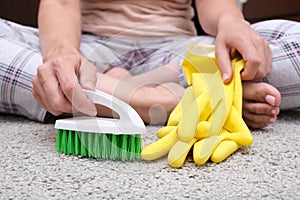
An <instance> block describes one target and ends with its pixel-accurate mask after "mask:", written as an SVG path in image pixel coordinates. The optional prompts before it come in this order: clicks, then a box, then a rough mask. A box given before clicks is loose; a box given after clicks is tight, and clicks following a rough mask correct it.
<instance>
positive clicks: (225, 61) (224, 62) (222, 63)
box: [216, 42, 232, 83]
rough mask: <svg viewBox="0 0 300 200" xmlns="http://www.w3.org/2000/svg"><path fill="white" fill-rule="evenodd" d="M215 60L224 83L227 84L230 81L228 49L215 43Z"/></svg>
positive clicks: (219, 43) (223, 44) (230, 67)
mask: <svg viewBox="0 0 300 200" xmlns="http://www.w3.org/2000/svg"><path fill="white" fill-rule="evenodd" d="M216 58H217V60H218V64H219V67H220V70H221V73H222V78H223V81H224V83H229V82H230V81H231V79H232V66H231V58H230V55H229V49H228V48H227V47H226V45H225V43H223V42H218V43H216Z"/></svg>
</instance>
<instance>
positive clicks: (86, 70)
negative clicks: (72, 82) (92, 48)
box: [78, 59, 97, 90]
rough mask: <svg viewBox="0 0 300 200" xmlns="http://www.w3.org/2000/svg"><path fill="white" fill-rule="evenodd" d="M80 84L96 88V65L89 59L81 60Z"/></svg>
mask: <svg viewBox="0 0 300 200" xmlns="http://www.w3.org/2000/svg"><path fill="white" fill-rule="evenodd" d="M78 76H79V84H80V85H81V87H82V88H84V89H87V90H95V88H96V83H97V71H96V67H95V66H94V65H93V64H92V63H90V62H89V61H87V60H85V59H84V60H83V61H82V62H81V65H80V68H79V74H78Z"/></svg>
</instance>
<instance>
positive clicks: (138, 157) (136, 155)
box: [135, 135, 142, 159]
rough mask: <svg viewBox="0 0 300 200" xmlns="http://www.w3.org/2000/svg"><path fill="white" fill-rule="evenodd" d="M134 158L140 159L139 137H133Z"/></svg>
mask: <svg viewBox="0 0 300 200" xmlns="http://www.w3.org/2000/svg"><path fill="white" fill-rule="evenodd" d="M135 147H136V149H135V150H136V151H135V158H136V159H140V158H141V152H142V138H141V135H136V136H135Z"/></svg>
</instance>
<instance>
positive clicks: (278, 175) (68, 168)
mask: <svg viewBox="0 0 300 200" xmlns="http://www.w3.org/2000/svg"><path fill="white" fill-rule="evenodd" d="M157 129H158V127H154V126H149V127H147V134H146V135H144V136H143V142H144V144H148V143H150V142H152V141H155V140H156V135H155V132H156V131H157ZM0 130H1V134H0V152H1V153H0V154H1V160H0V199H86V198H88V199H140V198H146V199H187V198H192V199H196V198H197V199H199V198H200V199H204V198H207V199H300V175H299V172H300V148H299V143H300V111H297V110H296V111H290V112H285V113H283V114H281V115H280V117H279V120H278V121H277V122H276V123H275V124H274V125H271V126H270V127H268V128H266V129H264V130H258V131H257V130H256V131H252V133H253V136H254V139H255V141H254V144H253V145H252V146H251V147H247V148H242V149H240V150H239V151H237V152H236V153H235V154H233V155H231V156H230V157H229V158H228V159H227V160H225V161H224V162H222V163H220V164H214V163H207V164H205V165H203V166H197V165H195V164H194V163H193V161H192V158H188V160H187V161H186V163H185V165H184V167H183V168H181V169H172V168H170V167H169V166H168V163H167V159H166V157H164V158H161V159H159V160H156V161H153V162H145V161H136V162H118V161H103V160H95V159H84V158H78V157H75V156H65V155H61V154H58V153H56V151H55V138H56V133H55V130H54V129H53V124H46V125H45V124H40V123H36V122H32V121H29V120H27V119H24V118H22V117H16V116H5V115H1V116H0Z"/></svg>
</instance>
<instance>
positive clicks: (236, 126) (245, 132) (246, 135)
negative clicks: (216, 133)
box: [224, 106, 253, 146]
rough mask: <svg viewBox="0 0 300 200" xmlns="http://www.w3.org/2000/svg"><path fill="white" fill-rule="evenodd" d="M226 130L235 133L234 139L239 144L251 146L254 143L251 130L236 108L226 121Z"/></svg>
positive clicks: (233, 108) (232, 109)
mask: <svg viewBox="0 0 300 200" xmlns="http://www.w3.org/2000/svg"><path fill="white" fill-rule="evenodd" d="M224 129H226V130H228V132H230V133H235V134H233V135H232V139H233V140H235V141H238V143H239V144H242V145H246V146H249V145H251V144H252V143H253V137H252V135H251V132H250V130H249V128H248V127H247V125H246V124H245V122H244V120H243V118H242V116H241V115H240V113H239V112H238V111H237V109H236V108H235V107H234V106H232V108H231V112H230V113H229V116H228V118H227V119H226V122H225V124H224Z"/></svg>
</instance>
